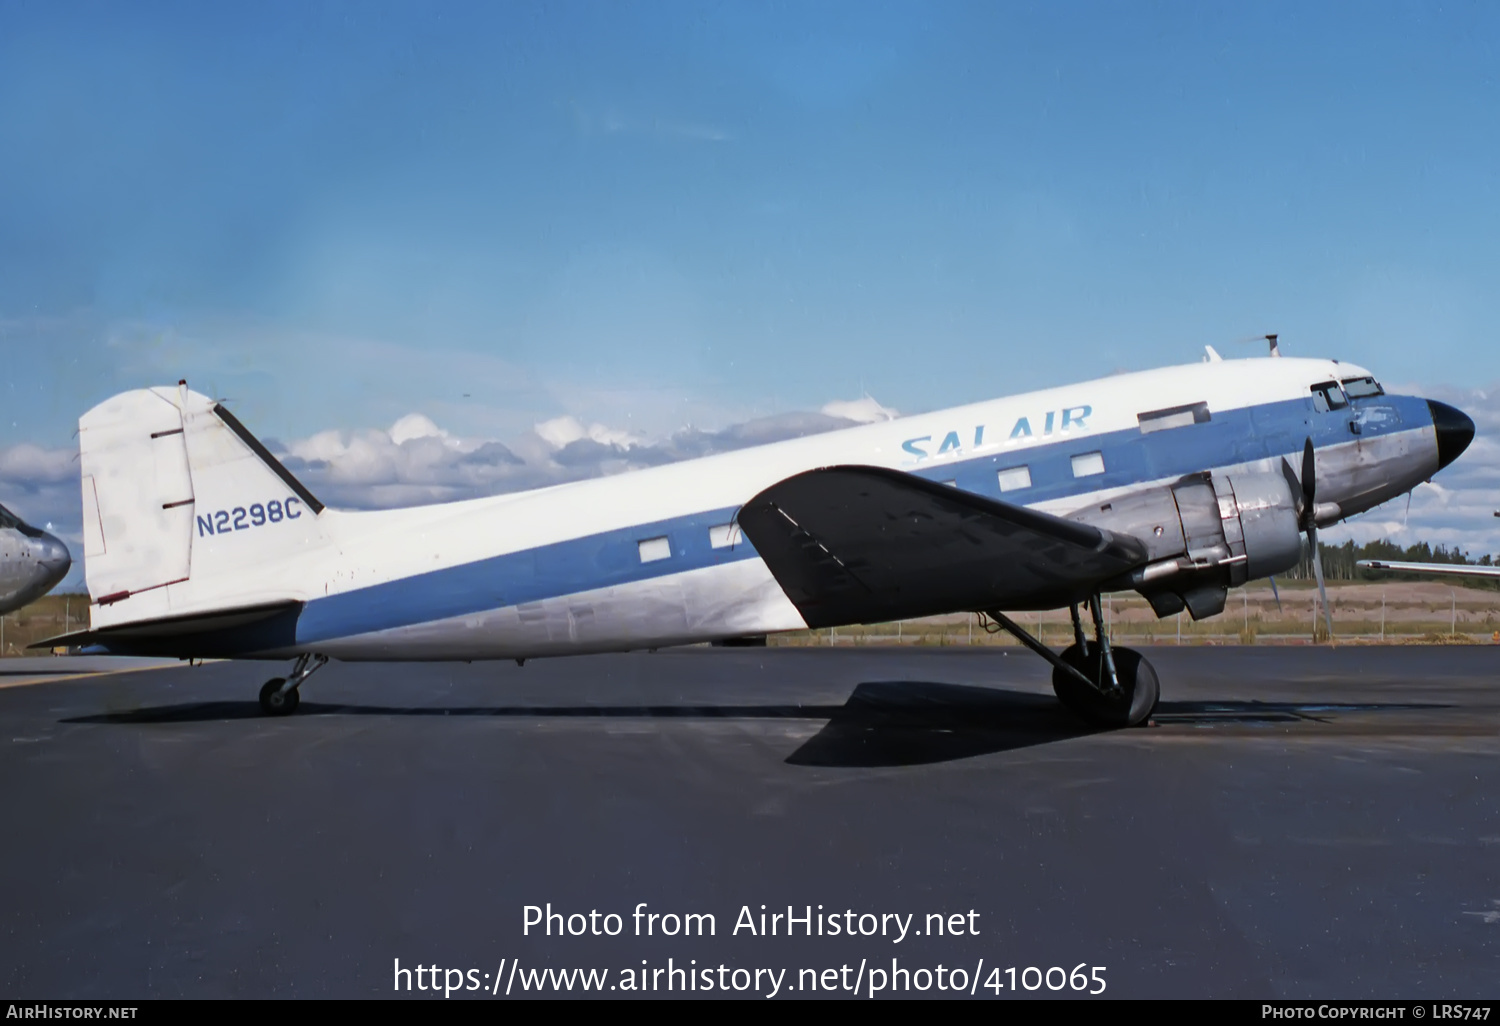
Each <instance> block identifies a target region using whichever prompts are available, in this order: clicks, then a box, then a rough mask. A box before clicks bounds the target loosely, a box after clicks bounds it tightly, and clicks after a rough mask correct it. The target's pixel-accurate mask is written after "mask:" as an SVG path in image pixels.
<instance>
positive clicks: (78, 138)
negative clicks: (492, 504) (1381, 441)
mask: <svg viewBox="0 0 1500 1026" xmlns="http://www.w3.org/2000/svg"><path fill="white" fill-rule="evenodd" d="M1497 30H1500V7H1496V6H1495V5H1493V4H1481V3H1454V4H1443V5H1438V4H1416V3H1403V4H1387V3H1376V2H1360V3H1321V4H1303V3H1257V4H1233V5H1231V4H1217V5H1215V4H1202V3H1144V2H1142V3H1132V4H1119V3H1098V4H1095V3H1037V4H1026V3H977V4H937V3H923V4H894V5H890V4H887V5H881V4H874V3H869V2H860V3H850V4H818V3H755V4H714V3H708V2H702V0H700V2H695V3H681V4H674V3H666V2H659V0H657V2H651V3H645V4H629V3H621V2H599V3H560V2H548V3H538V4H525V3H504V4H497V3H475V4H461V3H453V2H448V3H440V4H418V3H401V4H388V3H375V2H370V0H360V2H356V3H333V4H320V3H313V2H309V0H298V2H295V3H284V4H275V3H266V2H257V3H255V4H240V5H232V4H201V3H184V4H152V3H132V4H117V3H99V4H87V3H69V2H52V3H35V2H26V0H5V2H3V3H0V355H3V356H4V357H5V358H6V367H7V373H6V379H5V391H4V397H5V400H6V411H5V412H6V414H7V415H6V416H4V417H3V418H0V453H4V452H9V453H10V454H11V456H10V463H9V464H7V463H6V462H5V458H3V457H0V479H3V480H4V481H5V483H6V484H7V486H9V487H11V488H13V489H16V490H19V491H20V492H22V493H23V497H24V494H25V492H26V490H27V488H33V490H37V491H36V494H38V495H40V494H41V491H40V490H45V489H43V484H44V483H45V482H42V481H41V479H40V478H37V479H36V480H32V479H29V478H27V477H26V474H27V473H28V472H29V471H27V470H26V469H25V468H27V467H32V465H33V463H35V461H36V460H43V463H45V460H44V459H43V457H42V456H36V454H35V453H34V452H33V450H36V451H37V452H40V453H43V454H46V453H57V452H63V451H66V450H68V448H69V447H70V446H71V445H72V442H71V434H72V432H73V429H74V427H75V425H76V419H77V416H78V414H79V413H81V412H82V411H83V410H84V409H87V408H88V407H89V406H91V405H92V404H94V403H95V402H97V401H99V400H100V399H102V398H104V397H106V396H108V395H110V394H112V393H113V392H115V391H119V390H121V389H124V388H131V387H139V386H141V385H145V384H156V383H162V382H170V381H175V380H176V379H178V378H179V377H186V378H187V379H188V380H189V382H190V383H191V384H193V385H194V386H195V387H197V388H199V389H201V390H203V391H210V392H213V393H214V394H215V395H218V396H222V397H226V398H228V399H231V400H233V405H234V408H235V409H236V410H237V411H238V412H239V413H240V415H241V417H242V419H244V420H245V421H246V422H247V423H249V424H250V425H251V427H252V428H254V429H255V430H257V431H258V432H260V433H262V434H263V435H267V436H271V437H273V438H275V439H278V440H279V441H280V442H281V443H282V445H283V446H284V447H285V448H286V449H287V450H288V451H290V450H292V449H293V448H295V447H296V444H297V443H298V442H299V440H300V441H301V443H306V440H307V439H310V438H313V437H314V436H317V435H319V433H326V432H330V431H331V432H343V433H344V434H343V435H341V436H340V437H341V439H342V441H341V442H340V443H339V444H340V445H343V446H344V449H345V450H347V449H348V448H349V446H350V445H351V444H352V441H351V440H352V439H353V438H354V433H357V432H361V431H375V430H378V431H382V432H385V433H386V434H387V435H389V429H390V427H391V425H392V424H394V423H395V422H396V421H397V420H398V419H399V418H401V417H403V416H406V415H408V414H420V415H421V416H423V417H425V418H428V419H429V421H430V422H431V424H432V425H433V427H434V429H436V430H440V431H442V432H447V433H449V434H450V435H452V436H453V437H455V438H459V437H461V438H463V439H468V440H470V443H473V441H474V440H478V439H487V440H492V441H494V442H496V443H499V444H503V445H505V446H507V447H508V448H509V449H510V450H512V451H513V452H515V453H522V452H523V451H524V450H526V447H527V445H528V444H532V440H534V438H535V437H536V432H535V430H534V425H536V424H538V423H544V422H550V421H555V420H558V419H559V418H573V419H574V420H575V421H576V422H577V424H578V425H579V426H580V429H581V430H583V431H585V432H589V431H592V432H593V436H591V437H596V438H613V437H615V435H612V434H611V432H613V433H616V434H620V433H623V434H620V437H625V436H629V437H630V438H633V439H637V440H643V441H649V440H652V439H660V438H663V437H666V436H667V435H669V434H670V433H672V432H674V431H680V430H682V429H683V428H685V427H686V426H688V425H692V426H693V427H695V428H698V429H701V430H706V431H725V430H734V429H735V426H736V425H740V424H743V423H744V422H746V421H749V420H752V419H755V418H761V417H765V416H768V415H792V414H795V413H797V412H798V411H808V412H810V411H816V410H819V409H820V408H822V407H823V406H824V404H826V403H828V402H829V401H830V400H835V399H854V398H858V397H859V396H860V395H861V394H863V393H866V392H867V393H868V394H869V395H871V396H874V397H875V398H876V399H878V400H879V401H880V402H881V403H883V404H885V405H886V406H888V407H892V408H895V409H899V410H901V411H902V412H915V411H918V410H923V409H932V408H937V407H941V406H946V405H953V404H956V403H959V402H966V401H973V400H977V399H981V398H986V397H990V396H994V395H999V394H1004V393H1006V392H1011V391H1017V390H1022V389H1026V388H1032V387H1040V386H1044V385H1049V384H1056V383H1059V382H1062V381H1066V380H1069V379H1075V378H1079V377H1084V376H1093V375H1095V374H1104V373H1109V372H1111V371H1114V370H1119V369H1125V368H1129V369H1136V368H1144V367H1150V366H1159V365H1164V364H1169V363H1173V362H1181V361H1183V360H1192V359H1196V358H1198V356H1199V355H1201V352H1202V349H1201V347H1202V345H1203V344H1205V343H1210V344H1214V345H1216V346H1217V347H1219V348H1220V349H1221V350H1222V351H1224V352H1225V354H1226V355H1232V354H1239V353H1244V354H1247V355H1248V354H1250V353H1256V352H1259V350H1258V349H1256V348H1254V347H1251V346H1248V345H1246V346H1244V347H1240V346H1238V345H1237V344H1236V343H1235V341H1234V340H1236V339H1241V338H1245V337H1249V336H1255V335H1258V334H1261V333H1264V332H1267V331H1276V332H1280V333H1281V335H1282V339H1283V344H1284V347H1285V349H1286V351H1287V352H1288V353H1292V354H1306V355H1328V356H1336V357H1339V358H1343V359H1348V360H1352V361H1356V362H1359V363H1362V364H1365V365H1367V366H1370V367H1372V368H1373V369H1375V370H1376V371H1377V372H1378V373H1379V374H1380V375H1381V376H1382V377H1383V378H1384V379H1385V380H1386V381H1387V382H1389V383H1393V384H1402V385H1406V386H1409V387H1411V388H1419V387H1420V388H1424V389H1427V390H1428V391H1429V392H1433V393H1434V394H1435V392H1436V391H1438V390H1442V389H1447V390H1449V391H1448V392H1446V393H1444V394H1451V395H1454V396H1457V397H1458V398H1461V399H1464V400H1465V401H1466V402H1468V403H1469V404H1470V405H1474V404H1475V403H1480V404H1482V403H1484V402H1487V401H1488V396H1489V392H1490V390H1489V389H1488V387H1487V386H1488V385H1489V384H1490V383H1492V382H1495V381H1496V380H1497V379H1500V347H1497V346H1496V345H1495V344H1494V343H1493V341H1492V339H1493V337H1494V335H1495V332H1496V326H1497V325H1500V298H1497V297H1500V287H1497V286H1500V244H1497V241H1496V240H1497V239H1500V170H1497V169H1500V131H1497V130H1496V129H1497V126H1496V114H1495V112H1496V111H1497V110H1500V85H1497V73H1496V70H1495V69H1496V68H1497V67H1500V53H1497V52H1496V48H1497V40H1500V31H1497ZM1476 388H1479V389H1483V390H1484V391H1483V393H1482V398H1481V397H1479V396H1480V394H1479V393H1474V392H1473V390H1474V389H1476ZM1497 417H1500V412H1497ZM1487 424H1488V421H1486V420H1483V419H1482V420H1481V426H1482V428H1484V427H1485V426H1486V425H1487ZM595 429H597V430H595ZM388 440H389V439H387V441H388ZM325 441H326V439H325ZM302 447H303V448H304V449H306V448H307V446H306V444H303V445H302ZM314 448H316V447H314ZM325 448H326V446H325ZM308 451H311V450H308ZM1477 451H1478V447H1476V452H1477ZM18 452H19V453H21V454H22V455H23V456H26V457H27V459H31V460H32V462H27V459H21V458H20V457H18V456H16V453H18ZM33 457H35V458H34V459H33ZM517 458H519V459H523V460H524V459H527V458H528V457H525V456H518V457H517ZM1470 459H1473V455H1472V454H1471V457H1470ZM37 465H38V466H40V465H41V464H37ZM7 466H9V467H10V469H9V470H7V469H6V467H7ZM17 468H21V469H17ZM1478 472H1479V468H1477V467H1476V468H1475V473H1478ZM38 473H39V472H38ZM49 473H50V472H49ZM372 473H373V471H372ZM391 473H397V476H398V478H399V472H396V471H391ZM376 476H377V477H378V475H376ZM60 480H61V479H59V481H60ZM403 481H406V479H400V480H396V481H395V482H394V483H395V484H401V483H402V482H403ZM1476 482H1478V479H1476ZM52 483H53V484H56V485H57V487H58V488H62V484H61V483H59V482H52ZM386 483H387V484H391V483H392V482H390V481H387V482H386ZM406 483H408V484H409V483H411V482H410V481H406ZM1480 483H1483V484H1484V486H1485V487H1488V483H1489V479H1488V478H1487V477H1485V478H1484V479H1483V481H1482V482H1478V483H1475V485H1474V487H1478V486H1479V484H1480ZM492 484H493V482H492ZM476 487H477V486H476ZM65 491H66V489H65V488H63V490H62V491H59V492H58V493H57V494H58V495H62V494H63V492H65ZM389 494H390V495H392V496H396V495H400V496H401V497H403V498H412V497H413V494H412V493H410V492H409V491H401V490H400V489H397V490H396V491H392V492H390V493H389ZM351 495H352V493H351ZM416 497H420V496H419V495H418V496H416ZM0 501H10V500H8V499H7V500H0ZM351 501H352V500H351ZM1475 501H1476V502H1477V503H1478V505H1483V504H1484V503H1485V502H1487V501H1489V500H1488V499H1487V498H1484V499H1476V500H1475ZM58 503H63V505H58ZM14 504H15V505H17V506H18V507H19V508H21V509H23V511H24V509H25V506H26V503H25V502H23V501H21V499H19V498H18V499H16V501H15V502H14ZM37 505H38V508H42V507H45V508H46V511H47V515H49V516H51V515H54V513H55V515H56V516H57V517H58V518H59V520H66V519H67V516H68V514H67V510H66V509H65V508H64V506H65V503H64V500H62V499H55V500H54V499H41V498H38V499H37ZM74 505H75V506H76V500H74ZM53 506H56V507H57V508H56V510H53V509H52V507H53ZM1476 508H1477V506H1476ZM1414 509H1416V507H1414ZM32 515H33V516H39V514H32ZM1465 516H1467V514H1465ZM1432 524H1433V526H1434V529H1436V528H1438V527H1441V528H1442V529H1443V530H1451V531H1454V532H1461V531H1462V530H1464V526H1463V523H1462V522H1458V521H1453V522H1449V521H1443V522H1442V523H1439V522H1438V521H1436V520H1434V521H1432ZM1473 530H1474V531H1488V530H1489V525H1488V524H1482V523H1476V524H1475V525H1474V527H1473ZM1454 537H1458V535H1457V534H1455V535H1454ZM1484 538H1485V539H1486V545H1485V546H1481V547H1488V548H1491V549H1500V538H1495V539H1489V538H1488V535H1485V536H1484Z"/></svg>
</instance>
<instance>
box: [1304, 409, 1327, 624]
mask: <svg viewBox="0 0 1500 1026" xmlns="http://www.w3.org/2000/svg"><path fill="white" fill-rule="evenodd" d="M1317 498H1318V466H1317V458H1316V454H1315V453H1314V452H1313V443H1312V439H1311V438H1309V439H1308V440H1307V444H1306V445H1304V446H1303V447H1302V508H1301V509H1300V510H1298V520H1299V523H1298V526H1299V527H1301V528H1302V529H1303V530H1304V531H1306V532H1307V542H1308V545H1309V546H1310V547H1311V548H1312V565H1313V576H1315V577H1317V579H1318V598H1319V600H1320V601H1321V602H1322V603H1323V623H1324V624H1325V625H1326V626H1327V627H1328V640H1329V641H1332V640H1333V617H1332V615H1330V614H1329V612H1328V588H1327V587H1326V586H1325V585H1324V584H1323V554H1322V553H1321V552H1320V551H1319V550H1318V519H1317V508H1318V507H1317Z"/></svg>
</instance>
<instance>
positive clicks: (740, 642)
mask: <svg viewBox="0 0 1500 1026" xmlns="http://www.w3.org/2000/svg"><path fill="white" fill-rule="evenodd" d="M709 644H710V645H712V646H713V647H714V648H765V647H766V636H765V635H764V634H747V635H745V636H743V637H739V638H720V639H719V640H718V641H710V642H709Z"/></svg>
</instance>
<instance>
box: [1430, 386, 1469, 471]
mask: <svg viewBox="0 0 1500 1026" xmlns="http://www.w3.org/2000/svg"><path fill="white" fill-rule="evenodd" d="M1427 407H1428V409H1430V410H1432V426H1433V427H1434V428H1436V429H1437V447H1438V469H1439V470H1441V469H1442V468H1444V467H1446V466H1447V465H1448V464H1450V463H1452V462H1453V461H1454V460H1456V459H1458V458H1459V457H1460V456H1462V455H1463V453H1464V450H1465V449H1467V448H1468V447H1469V443H1470V442H1472V441H1474V422H1473V421H1472V420H1470V419H1469V416H1468V414H1466V413H1464V412H1463V411H1462V410H1455V409H1454V408H1453V407H1451V406H1449V405H1448V404H1447V403H1439V402H1434V401H1433V400H1431V399H1429V400H1427Z"/></svg>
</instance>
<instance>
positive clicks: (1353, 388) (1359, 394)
mask: <svg viewBox="0 0 1500 1026" xmlns="http://www.w3.org/2000/svg"><path fill="white" fill-rule="evenodd" d="M1344 394H1345V395H1347V396H1348V397H1349V398H1350V399H1368V398H1370V397H1371V396H1374V395H1385V389H1383V388H1381V387H1380V382H1378V381H1376V380H1375V379H1374V378H1350V379H1349V380H1348V381H1345V382H1344Z"/></svg>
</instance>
